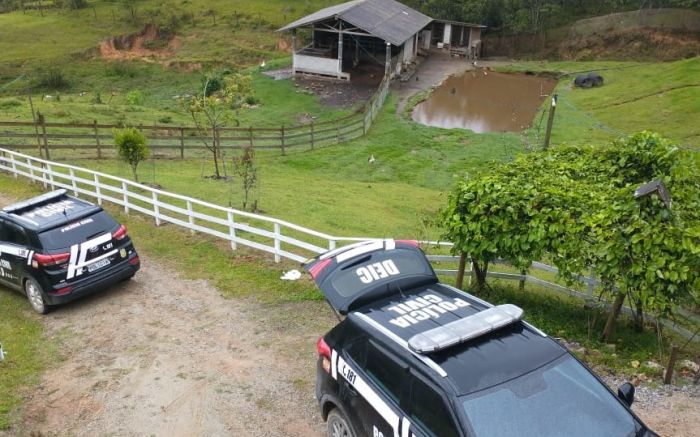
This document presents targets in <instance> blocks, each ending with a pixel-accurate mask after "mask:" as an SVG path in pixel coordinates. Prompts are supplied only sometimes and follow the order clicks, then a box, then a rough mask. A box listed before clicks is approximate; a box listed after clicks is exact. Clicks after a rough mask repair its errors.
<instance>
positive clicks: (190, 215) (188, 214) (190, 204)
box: [187, 200, 195, 234]
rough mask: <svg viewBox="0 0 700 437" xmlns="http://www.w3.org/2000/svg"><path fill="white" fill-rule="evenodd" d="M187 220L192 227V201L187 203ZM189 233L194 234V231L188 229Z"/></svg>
mask: <svg viewBox="0 0 700 437" xmlns="http://www.w3.org/2000/svg"><path fill="white" fill-rule="evenodd" d="M187 220H188V221H189V222H190V225H192V226H193V225H194V215H193V214H192V201H190V200H188V201H187ZM190 233H192V234H194V233H195V230H194V229H192V228H190Z"/></svg>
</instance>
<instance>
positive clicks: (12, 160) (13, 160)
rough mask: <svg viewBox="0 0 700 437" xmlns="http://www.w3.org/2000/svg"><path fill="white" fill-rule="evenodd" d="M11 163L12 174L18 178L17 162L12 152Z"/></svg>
mask: <svg viewBox="0 0 700 437" xmlns="http://www.w3.org/2000/svg"><path fill="white" fill-rule="evenodd" d="M10 163H11V164H12V175H13V176H14V177H15V179H17V164H15V155H14V154H10Z"/></svg>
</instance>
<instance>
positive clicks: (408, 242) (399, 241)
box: [396, 240, 420, 247]
mask: <svg viewBox="0 0 700 437" xmlns="http://www.w3.org/2000/svg"><path fill="white" fill-rule="evenodd" d="M396 242H397V243H402V244H407V245H409V246H413V247H420V243H419V242H417V241H416V240H396Z"/></svg>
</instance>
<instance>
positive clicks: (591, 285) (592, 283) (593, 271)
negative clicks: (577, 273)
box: [586, 267, 595, 297]
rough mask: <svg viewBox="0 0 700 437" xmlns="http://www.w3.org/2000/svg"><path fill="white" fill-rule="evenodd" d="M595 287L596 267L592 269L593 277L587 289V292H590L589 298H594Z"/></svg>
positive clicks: (589, 279)
mask: <svg viewBox="0 0 700 437" xmlns="http://www.w3.org/2000/svg"><path fill="white" fill-rule="evenodd" d="M594 287H595V267H591V276H590V278H588V287H587V288H586V291H588V295H589V296H591V297H592V296H593V288H594Z"/></svg>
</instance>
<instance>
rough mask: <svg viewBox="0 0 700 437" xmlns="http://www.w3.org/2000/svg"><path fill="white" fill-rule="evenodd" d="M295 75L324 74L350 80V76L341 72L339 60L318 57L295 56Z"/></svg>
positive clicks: (296, 54)
mask: <svg viewBox="0 0 700 437" xmlns="http://www.w3.org/2000/svg"><path fill="white" fill-rule="evenodd" d="M292 68H293V71H294V73H312V74H322V75H324V76H333V77H342V78H344V79H348V78H349V77H350V75H349V74H348V73H343V72H342V71H341V70H340V62H338V60H337V59H332V58H321V57H316V56H308V55H300V54H298V53H295V54H294V61H293V67H292Z"/></svg>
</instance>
